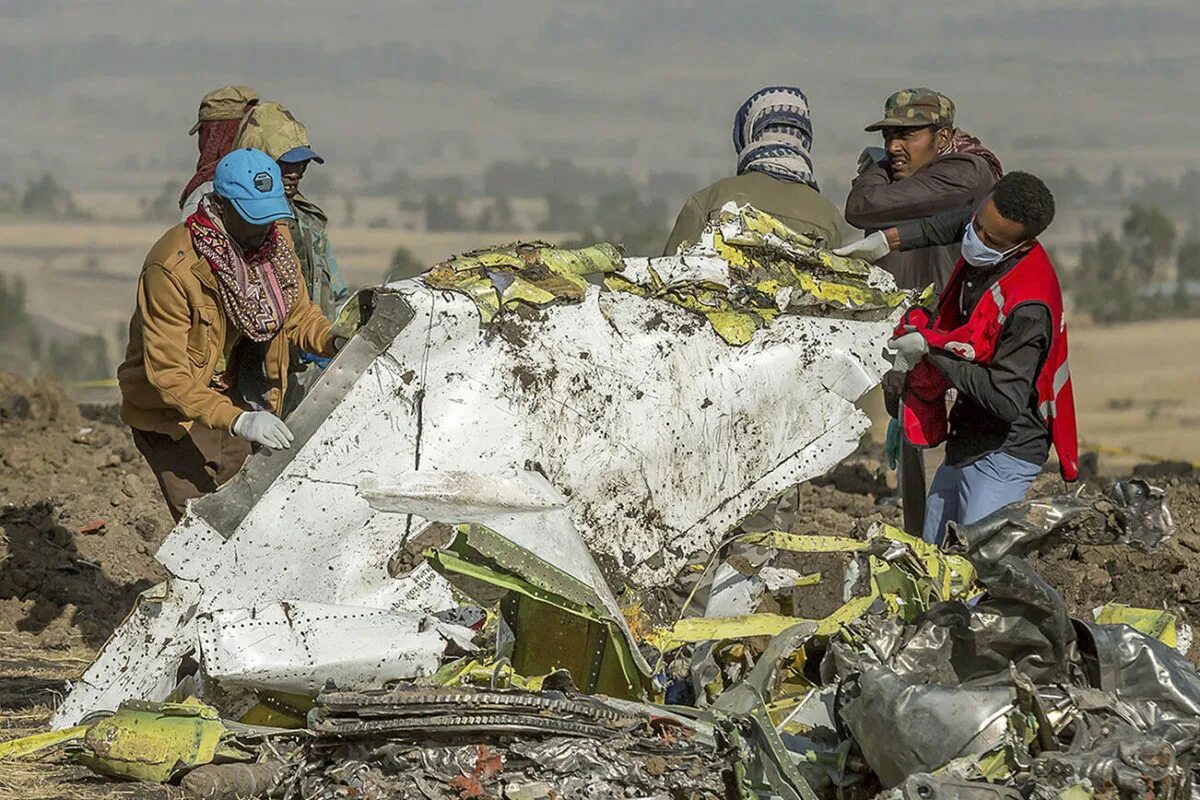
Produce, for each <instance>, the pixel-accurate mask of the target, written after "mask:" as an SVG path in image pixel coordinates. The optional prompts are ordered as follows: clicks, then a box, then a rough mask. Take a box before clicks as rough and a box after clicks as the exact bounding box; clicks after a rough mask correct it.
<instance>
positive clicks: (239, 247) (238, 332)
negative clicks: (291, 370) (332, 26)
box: [117, 150, 334, 520]
mask: <svg viewBox="0 0 1200 800" xmlns="http://www.w3.org/2000/svg"><path fill="white" fill-rule="evenodd" d="M291 216H292V211H291V209H290V208H289V207H288V203H287V199H286V198H285V197H284V191H283V179H282V177H281V176H280V174H279V167H278V165H276V163H275V161H274V160H273V159H271V158H270V157H269V156H268V155H267V154H266V153H263V152H261V151H259V150H234V151H233V152H231V153H229V154H228V155H227V156H225V157H224V158H222V159H221V160H220V161H219V162H218V163H217V165H216V168H215V170H214V174H213V191H212V192H211V193H209V194H206V195H205V196H204V197H202V198H201V199H200V203H199V206H198V207H197V209H196V211H195V212H194V213H193V214H192V215H191V216H189V217H188V218H187V220H186V221H185V222H182V223H180V224H178V225H176V226H175V227H173V228H171V229H170V230H169V231H167V232H166V233H165V234H163V236H162V238H161V239H159V240H158V242H157V243H156V244H155V245H154V247H152V248H151V249H150V253H149V255H147V256H146V261H145V263H144V264H143V266H142V272H141V275H140V276H139V277H138V288H137V308H136V309H135V310H134V312H133V316H132V318H131V319H130V321H129V346H128V348H127V349H126V352H125V361H124V362H123V363H122V364H121V366H120V367H118V369H117V381H118V383H119V384H120V387H121V418H122V419H123V420H124V421H125V422H126V423H127V424H128V425H129V426H130V427H131V428H132V429H133V441H134V444H135V445H137V448H138V451H139V452H141V454H142V456H143V457H145V459H146V461H147V463H148V464H149V465H150V469H151V470H152V471H153V472H154V475H155V477H156V478H157V479H158V484H159V487H160V488H161V489H162V493H163V497H164V498H165V499H166V501H167V506H168V508H169V509H170V511H171V515H172V516H173V517H174V518H175V519H176V520H179V518H180V517H181V516H182V515H183V513H184V510H185V509H186V505H187V501H188V500H191V499H194V498H197V497H200V496H201V495H204V494H208V493H209V492H212V491H215V490H216V489H217V488H218V487H219V486H220V485H221V484H222V483H224V482H225V481H228V480H229V479H230V478H232V477H233V476H234V474H236V473H237V471H238V469H240V468H241V466H242V462H243V461H245V460H246V457H247V456H249V455H250V449H251V446H252V445H259V446H262V447H269V448H282V449H286V448H288V447H289V446H290V445H291V441H292V433H291V431H290V430H288V427H287V425H286V424H285V423H284V421H283V420H282V419H280V414H281V409H282V407H283V398H284V395H285V393H286V392H287V387H288V365H289V363H290V350H291V348H292V347H296V348H301V349H304V350H307V351H309V352H312V353H319V354H321V355H323V356H326V357H332V356H333V355H334V344H333V341H332V338H331V337H330V333H329V330H330V323H329V320H327V319H326V318H325V317H324V316H323V315H322V314H321V310H320V308H318V307H317V306H316V305H314V304H313V303H312V302H311V301H310V300H309V299H308V292H307V291H306V290H305V287H304V280H303V277H302V276H301V274H300V265H299V262H298V260H297V258H296V251H295V248H294V247H293V246H292V239H291V236H290V235H289V234H288V229H287V226H286V225H284V224H282V223H281V221H282V220H286V219H288V218H290V217H291Z"/></svg>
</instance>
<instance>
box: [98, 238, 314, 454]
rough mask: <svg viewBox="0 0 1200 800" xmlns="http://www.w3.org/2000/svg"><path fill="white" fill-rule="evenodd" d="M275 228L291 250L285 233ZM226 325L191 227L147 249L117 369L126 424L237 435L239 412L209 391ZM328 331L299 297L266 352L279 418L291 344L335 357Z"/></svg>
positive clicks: (175, 433)
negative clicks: (193, 427)
mask: <svg viewBox="0 0 1200 800" xmlns="http://www.w3.org/2000/svg"><path fill="white" fill-rule="evenodd" d="M276 224H277V225H281V228H282V232H283V234H284V236H285V239H286V241H287V243H288V246H289V247H291V246H292V240H291V236H290V235H288V232H287V227H286V226H285V225H282V223H276ZM299 284H300V285H301V286H303V285H304V280H303V278H300V279H299ZM228 324H229V322H228V320H227V318H226V316H225V312H224V310H223V308H222V305H221V300H220V296H219V295H218V293H217V279H216V276H215V275H214V274H213V271H212V268H211V267H210V266H209V264H208V262H207V261H206V260H205V259H204V257H203V256H201V255H200V254H199V253H197V252H196V250H195V249H194V248H193V247H192V238H191V236H190V235H189V233H188V230H187V227H186V226H185V225H183V224H179V225H176V226H175V227H173V228H171V229H170V230H169V231H167V232H166V233H165V234H163V236H162V238H161V239H159V240H158V242H157V243H156V244H155V245H154V247H152V248H151V249H150V253H149V254H148V255H147V256H146V261H145V263H144V264H143V265H142V273H141V275H140V276H139V278H138V288H137V309H136V310H135V311H134V313H133V317H132V319H131V320H130V321H129V346H128V348H127V349H126V351H125V361H124V362H123V363H122V364H121V366H120V367H118V368H117V381H118V383H119V384H120V387H121V418H122V419H123V420H125V422H126V423H127V424H128V425H130V426H131V427H134V428H138V429H139V430H145V431H156V432H159V433H165V434H168V435H170V436H171V437H173V438H175V439H178V438H180V437H182V436H183V435H184V433H185V432H186V431H187V429H188V428H189V427H191V425H192V424H193V423H195V422H199V423H201V424H202V425H207V426H208V427H210V428H216V429H219V430H224V431H230V432H232V430H233V423H234V420H236V419H237V417H238V415H239V414H241V409H239V408H238V407H237V406H235V405H234V404H233V402H232V401H231V400H230V399H229V398H228V397H226V396H225V395H224V394H222V393H221V392H219V391H217V390H216V389H214V388H212V386H211V384H212V379H213V371H214V369H215V368H216V365H217V361H218V356H219V355H220V352H221V349H222V347H223V346H224V342H225V331H226V328H227V326H228ZM329 326H330V323H329V320H327V319H326V318H325V317H324V316H323V315H322V314H321V309H320V308H319V307H317V306H316V305H315V304H313V303H312V301H311V300H310V299H309V297H308V293H307V291H301V292H299V293H298V294H297V297H296V302H295V304H294V305H293V306H292V308H291V309H290V310H289V311H288V315H287V318H286V320H285V321H284V327H283V331H282V332H281V333H280V334H279V335H278V336H276V337H275V338H274V339H272V340H271V342H270V344H269V345H268V346H267V351H266V357H265V367H266V373H267V378H268V379H269V381H270V383H271V389H270V390H269V391H268V392H267V396H266V399H267V402H268V403H269V404H270V407H271V410H272V411H274V412H275V413H279V408H280V403H281V401H282V398H283V395H284V392H285V391H286V389H287V365H288V352H289V349H288V344H289V343H292V344H295V345H296V346H298V347H301V348H303V349H304V350H307V351H308V352H311V353H323V354H325V355H332V354H333V353H332V350H331V342H330V338H329Z"/></svg>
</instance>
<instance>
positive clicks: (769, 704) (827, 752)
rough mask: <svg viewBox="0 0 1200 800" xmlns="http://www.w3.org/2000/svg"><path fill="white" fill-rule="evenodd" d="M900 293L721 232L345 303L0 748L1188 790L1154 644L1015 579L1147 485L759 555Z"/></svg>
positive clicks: (720, 791) (464, 787) (875, 376)
mask: <svg viewBox="0 0 1200 800" xmlns="http://www.w3.org/2000/svg"><path fill="white" fill-rule="evenodd" d="M915 301H916V298H913V297H910V296H907V295H903V294H901V293H897V292H895V291H894V289H893V288H892V287H891V286H890V285H889V279H888V278H887V276H886V275H884V274H883V273H881V272H879V271H878V270H874V269H873V268H868V267H866V266H865V265H862V264H859V263H850V262H843V261H837V260H834V259H832V258H831V257H830V256H829V255H828V254H826V253H825V252H824V251H820V250H818V249H816V248H814V247H812V243H811V242H810V241H808V240H807V239H806V238H805V237H803V236H800V235H797V234H794V233H793V232H791V231H788V230H787V229H786V228H782V227H781V226H778V224H777V223H774V221H773V220H771V219H770V218H769V217H767V216H766V215H763V214H760V213H759V212H756V211H754V210H753V209H744V208H743V209H738V208H727V209H726V210H725V212H723V214H722V215H721V216H720V217H719V218H718V219H717V220H715V221H714V222H713V223H712V224H711V225H710V228H709V230H708V231H707V232H706V235H705V237H704V238H703V239H702V240H701V242H700V243H699V244H698V245H696V246H695V247H694V248H692V249H690V250H686V251H684V252H682V253H681V254H680V255H678V256H675V257H672V258H666V259H651V260H644V259H640V260H639V259H629V260H625V261H623V260H621V259H619V258H618V257H617V254H616V251H615V249H613V248H611V247H609V246H597V247H594V248H589V249H586V250H581V251H565V252H564V251H556V250H553V249H551V248H547V247H546V246H543V245H530V246H526V245H512V246H506V247H504V248H499V249H497V250H496V251H487V252H477V253H472V254H469V255H468V256H464V257H461V258H459V259H455V260H453V261H451V262H447V263H446V264H443V265H439V267H438V268H435V270H434V271H433V272H431V273H430V274H428V275H427V276H425V277H424V278H420V279H414V280H412V281H403V282H399V283H397V284H392V285H390V286H388V287H384V288H383V289H381V290H378V291H376V292H372V293H369V294H367V295H364V296H362V297H360V298H358V300H357V301H356V303H355V304H354V305H353V309H354V312H355V315H356V317H357V319H358V322H359V323H360V324H361V327H360V329H359V330H358V332H357V334H356V335H355V336H354V337H353V338H352V339H351V341H350V342H349V344H348V345H347V346H346V348H345V349H343V350H342V352H341V353H340V354H339V356H338V358H337V359H336V360H335V361H334V362H333V364H332V365H331V366H330V367H329V369H328V370H327V371H326V373H325V374H324V376H323V377H322V378H321V380H320V381H319V382H318V383H317V384H316V386H315V387H314V388H313V390H312V391H311V392H310V393H309V394H308V395H307V396H306V398H305V400H304V402H303V404H302V405H301V406H300V407H299V409H298V410H297V411H296V412H295V413H294V414H293V415H292V416H291V417H290V418H289V426H290V427H291V429H292V431H293V433H294V434H295V436H296V440H295V443H294V447H293V449H292V450H291V451H285V452H275V453H268V452H263V453H258V454H256V455H255V456H253V457H252V458H251V460H250V461H249V462H248V464H247V466H246V467H245V468H244V469H243V470H242V472H241V473H240V474H239V475H238V477H237V478H235V479H234V481H232V482H231V483H230V484H229V485H227V486H226V487H225V488H223V489H222V490H221V491H219V492H217V493H216V494H214V495H212V496H209V497H207V498H204V499H203V500H200V501H198V502H195V503H193V504H192V505H191V506H190V507H189V510H188V513H187V514H186V515H185V517H184V518H183V520H181V522H180V523H179V525H178V526H177V527H176V528H175V530H174V531H172V532H171V534H170V535H169V536H168V537H167V539H166V540H165V541H164V542H163V545H162V548H161V549H160V551H159V553H158V559H159V560H160V561H161V562H162V564H163V565H164V566H165V567H166V569H167V571H168V572H169V575H170V577H169V579H168V580H167V581H165V582H163V583H162V584H159V585H158V586H156V587H154V588H152V589H150V590H147V591H146V592H144V593H143V594H142V595H141V597H140V598H139V601H138V604H137V606H136V607H135V609H134V611H133V612H132V613H131V614H130V616H129V618H128V619H127V620H126V622H125V623H124V624H123V625H122V626H121V628H120V629H119V630H118V631H117V632H116V633H115V634H114V636H113V637H112V639H111V640H110V641H109V643H108V644H107V645H106V647H105V648H104V650H103V651H102V653H101V654H100V656H99V658H98V659H97V660H96V662H95V663H94V664H93V665H92V667H91V668H90V669H89V670H88V671H87V672H86V673H85V674H84V676H83V677H82V679H81V680H80V681H79V682H78V683H77V684H75V686H74V687H73V689H72V692H71V694H70V695H69V696H68V698H67V699H66V702H65V703H64V704H63V706H62V707H61V708H60V709H59V710H58V713H57V715H56V717H55V720H54V726H55V727H56V728H57V729H59V730H58V732H57V733H54V734H49V735H45V734H43V735H42V736H41V737H38V738H36V739H35V740H25V741H18V742H10V743H5V745H3V746H2V747H3V749H0V755H2V754H4V753H6V752H30V751H31V750H32V749H37V748H40V747H45V746H52V745H58V744H64V743H65V744H66V746H68V747H70V748H73V749H74V750H75V751H76V752H78V753H79V757H80V759H81V760H82V761H83V762H84V763H86V764H88V765H89V766H91V767H92V768H93V769H94V770H95V771H97V772H99V773H101V774H105V775H110V776H115V777H121V778H130V779H137V780H154V781H179V782H180V784H181V786H182V787H183V789H184V790H185V791H186V792H187V793H188V794H189V795H190V796H192V797H203V798H210V800H211V799H213V798H235V797H273V798H284V799H285V800H298V799H299V798H305V799H306V800H308V799H309V798H329V799H330V800H333V799H334V798H339V799H340V798H384V797H429V798H443V797H444V798H459V799H460V800H462V799H464V798H466V799H470V798H521V799H522V800H541V799H542V798H544V799H545V800H550V798H595V797H600V798H609V797H611V798H625V797H647V798H679V797H688V798H733V797H737V798H750V797H763V798H767V797H772V798H773V797H782V798H788V799H789V800H801V799H803V800H810V798H863V800H866V798H871V797H876V796H885V797H895V798H901V797H903V798H914V797H919V798H933V797H938V796H953V797H963V798H974V797H989V798H991V797H1013V798H1015V797H1022V798H1039V799H1040V798H1047V799H1048V798H1059V797H1062V798H1071V799H1074V798H1086V797H1103V798H1113V797H1119V798H1129V797H1154V798H1163V797H1189V796H1191V792H1192V781H1193V759H1194V753H1195V752H1196V747H1197V744H1200V675H1197V673H1196V671H1195V669H1194V668H1193V667H1192V666H1191V664H1190V663H1189V662H1188V661H1187V660H1186V658H1185V657H1184V654H1185V653H1186V651H1187V649H1188V646H1189V642H1190V638H1191V637H1190V628H1189V627H1188V625H1187V623H1186V620H1185V619H1184V618H1182V617H1181V616H1179V615H1177V614H1175V613H1174V611H1173V609H1158V608H1153V607H1148V608H1138V607H1129V606H1122V605H1119V604H1115V603H1110V604H1108V605H1105V606H1104V607H1102V608H1099V609H1097V613H1096V615H1094V616H1088V617H1087V618H1072V616H1071V615H1070V611H1069V608H1068V605H1067V603H1066V602H1065V601H1064V600H1063V598H1062V597H1061V596H1060V595H1059V594H1058V593H1057V592H1056V591H1055V590H1054V588H1052V586H1051V584H1050V583H1048V582H1047V581H1045V580H1044V579H1043V578H1042V577H1040V576H1039V575H1038V573H1037V572H1036V571H1035V569H1034V567H1033V563H1035V561H1033V560H1031V559H1036V558H1037V557H1038V554H1039V553H1046V552H1054V551H1056V550H1057V549H1058V548H1063V547H1070V548H1075V549H1076V550H1078V549H1080V548H1100V549H1109V550H1118V549H1119V550H1121V551H1126V550H1130V549H1137V550H1138V551H1139V552H1145V553H1147V554H1153V553H1155V552H1157V551H1160V550H1163V549H1167V548H1170V547H1172V546H1174V545H1175V539H1174V538H1173V537H1174V536H1175V530H1174V523H1173V519H1172V516H1171V513H1170V511H1169V510H1168V506H1167V499H1168V498H1167V496H1166V495H1165V493H1164V492H1162V491H1160V490H1158V489H1156V488H1154V487H1153V486H1151V485H1150V484H1148V483H1146V482H1143V481H1129V482H1123V483H1118V484H1116V485H1115V486H1113V487H1111V488H1110V489H1108V490H1106V491H1105V492H1103V493H1097V492H1093V491H1088V492H1083V493H1080V494H1076V495H1064V496H1057V497H1052V498H1042V499H1036V500H1032V501H1029V502H1026V503H1023V504H1018V505H1016V506H1010V507H1008V508H1006V509H1003V510H1001V511H1000V512H998V513H997V514H995V515H993V516H991V517H989V518H987V519H985V520H982V521H981V522H979V523H977V524H975V525H972V526H966V527H961V528H956V529H953V530H952V531H951V544H950V546H949V548H948V549H947V550H946V551H944V552H943V551H941V550H939V549H937V548H935V547H932V546H930V545H928V544H926V543H924V542H923V541H921V540H920V539H918V538H915V537H913V536H910V535H908V534H905V533H904V532H902V531H899V530H897V529H895V528H893V527H891V526H889V525H887V524H885V523H884V522H877V523H875V524H872V525H871V526H870V527H869V528H868V529H867V530H865V531H863V530H862V528H861V527H859V526H858V525H846V526H844V527H835V528H833V529H829V530H821V531H815V532H812V533H807V532H799V531H800V530H803V529H805V528H806V526H808V525H810V524H811V520H809V521H803V522H802V521H801V517H803V515H804V513H805V511H806V510H805V509H801V508H798V507H797V504H796V502H795V500H796V497H797V493H796V490H795V489H794V488H790V487H794V485H795V484H796V483H798V482H800V481H804V480H807V479H810V478H815V477H817V476H819V475H822V474H824V473H826V472H827V471H829V470H830V468H831V467H833V466H835V465H836V464H838V463H839V462H841V461H842V460H843V459H845V458H846V457H847V456H848V455H850V453H851V452H852V451H853V450H854V449H855V447H856V446H857V441H858V437H859V434H861V432H862V431H863V430H864V429H865V427H866V421H865V418H864V416H863V415H862V413H861V412H859V411H857V410H856V409H855V408H854V401H855V400H857V399H858V397H860V396H861V395H862V393H863V392H865V391H866V390H867V389H869V388H871V387H872V386H873V385H875V384H876V383H877V382H878V381H879V379H880V376H881V374H882V372H883V371H884V370H885V369H886V368H887V364H886V362H885V361H884V360H883V358H882V354H881V348H880V347H879V342H880V341H882V340H883V339H884V338H886V335H887V333H888V332H889V331H890V330H891V328H892V326H893V323H894V320H895V318H896V317H897V316H898V315H899V314H900V313H901V312H902V311H903V310H904V308H905V306H906V305H907V304H908V303H911V302H915ZM631 365H636V366H631ZM747 387H750V388H751V389H752V390H749V391H748V390H747ZM819 488H821V487H819ZM825 488H832V487H825ZM800 497H801V498H802V497H804V495H803V493H801V494H800ZM1185 535H1186V534H1185ZM1180 538H1183V537H1182V536H1181V537H1180Z"/></svg>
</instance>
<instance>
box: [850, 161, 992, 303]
mask: <svg viewBox="0 0 1200 800" xmlns="http://www.w3.org/2000/svg"><path fill="white" fill-rule="evenodd" d="M993 183H995V177H994V176H993V174H992V170H991V168H990V167H989V166H988V163H987V162H986V161H984V160H983V159H982V158H980V157H979V156H976V155H970V154H968V153H952V154H949V155H945V156H939V157H938V158H935V159H934V160H933V161H931V162H929V163H928V164H926V165H925V166H923V167H921V169H919V170H917V171H916V172H915V173H914V174H912V175H910V176H909V177H907V178H903V179H901V180H898V181H893V180H892V177H891V173H890V172H889V171H888V170H887V168H886V167H883V166H880V165H879V164H872V165H870V166H868V167H867V168H866V169H865V170H863V171H862V172H861V173H860V174H859V176H858V177H857V178H855V179H854V183H853V184H852V185H851V187H850V194H849V195H848V196H847V197H846V221H847V222H849V223H850V224H851V225H853V226H855V227H857V228H862V229H863V230H867V231H877V230H882V229H884V228H891V227H895V226H897V225H899V224H900V223H903V222H907V221H909V220H916V219H922V218H924V217H929V216H932V215H934V214H939V213H941V212H944V211H952V210H956V209H968V210H969V209H973V208H974V207H975V206H976V205H977V204H978V203H979V201H980V200H982V199H983V198H984V196H986V195H987V193H988V192H989V191H990V190H991V188H992V184H993ZM958 256H959V246H958V244H957V243H954V244H948V245H940V246H932V247H922V248H920V249H918V250H910V251H907V252H896V253H890V254H889V255H887V256H885V257H884V258H882V259H880V260H879V262H878V264H879V266H880V267H883V268H884V269H886V270H887V271H888V272H890V273H892V275H893V276H894V277H895V278H896V284H897V285H898V286H899V287H900V288H902V289H923V288H925V287H926V286H928V285H929V284H931V283H932V284H933V285H934V286H935V287H936V288H937V290H938V291H941V289H942V287H943V286H944V285H945V284H946V280H947V279H948V278H949V277H950V272H951V270H952V269H953V268H954V264H955V262H956V261H958Z"/></svg>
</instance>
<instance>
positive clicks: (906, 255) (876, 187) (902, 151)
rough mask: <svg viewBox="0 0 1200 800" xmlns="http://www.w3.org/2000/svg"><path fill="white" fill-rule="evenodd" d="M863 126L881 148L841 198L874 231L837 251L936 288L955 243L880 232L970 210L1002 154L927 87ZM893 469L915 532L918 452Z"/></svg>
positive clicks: (919, 512)
mask: <svg viewBox="0 0 1200 800" xmlns="http://www.w3.org/2000/svg"><path fill="white" fill-rule="evenodd" d="M866 130H867V131H880V132H881V133H882V134H883V145H884V146H883V149H880V148H877V147H868V148H867V149H866V150H864V151H863V153H862V156H861V157H860V158H859V162H858V163H859V174H858V177H857V178H855V179H854V183H853V184H852V185H851V187H850V194H849V195H847V197H846V221H847V222H849V223H850V224H851V225H854V226H855V227H858V228H863V229H864V230H868V231H873V233H871V234H870V235H869V236H867V237H866V238H865V239H861V240H859V241H855V242H851V243H849V244H847V245H846V246H844V247H839V248H837V249H835V250H834V252H835V253H837V254H838V255H844V256H848V257H857V258H864V259H866V260H868V261H874V262H875V263H877V264H878V265H879V266H880V267H882V268H883V269H885V270H887V271H888V272H890V273H891V274H892V276H893V277H895V279H896V285H897V286H899V287H900V288H901V289H924V288H925V287H926V286H929V285H930V284H932V285H933V286H934V288H935V289H936V290H937V291H941V289H942V287H943V286H944V285H945V283H946V280H947V279H948V278H949V277H950V272H951V270H952V269H953V268H954V264H955V262H957V261H958V256H959V245H958V244H957V243H953V244H948V245H934V246H929V247H921V248H918V249H915V250H908V251H905V252H899V251H896V252H890V248H889V247H888V243H887V241H886V240H885V239H884V234H883V233H882V230H883V229H885V228H893V227H895V226H897V225H899V224H901V223H903V222H907V221H910V220H918V219H924V218H925V217H931V216H933V215H935V214H940V213H942V212H946V211H953V210H964V209H969V208H974V207H975V206H976V205H977V204H978V203H979V201H980V200H982V199H983V198H984V197H985V196H986V195H987V193H988V192H989V191H990V190H991V188H992V184H994V183H995V182H996V180H997V179H999V178H1000V176H1001V175H1002V174H1003V169H1002V167H1001V165H1000V160H999V159H998V158H996V156H995V154H994V153H992V152H991V151H990V150H988V149H987V148H986V147H984V146H983V145H982V144H981V143H980V141H979V140H978V139H976V138H975V137H974V136H971V135H970V134H968V133H967V132H965V131H963V130H962V129H960V128H956V127H954V103H953V102H951V100H950V98H949V97H946V96H945V95H944V94H941V93H939V92H935V91H933V90H932V89H925V88H919V89H902V90H900V91H899V92H896V93H895V94H893V95H892V96H891V97H889V98H888V99H887V102H886V103H885V104H884V109H883V119H881V120H879V121H878V122H875V123H872V124H871V125H868V126H867V127H866ZM877 396H878V395H877ZM868 402H869V401H868ZM889 438H892V437H889ZM898 475H899V481H900V491H901V493H902V495H903V498H904V527H905V530H907V531H908V532H910V533H916V534H919V533H920V532H921V527H922V525H923V524H924V519H925V465H924V457H923V456H922V453H921V451H920V450H917V449H916V448H914V447H911V446H908V445H903V446H901V448H900V453H899V473H898Z"/></svg>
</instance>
